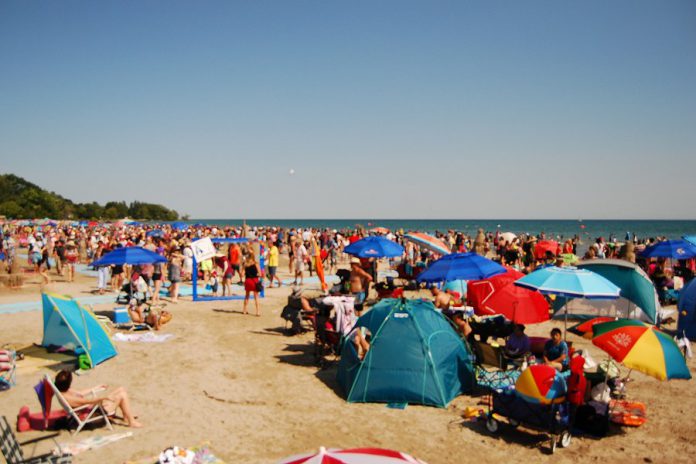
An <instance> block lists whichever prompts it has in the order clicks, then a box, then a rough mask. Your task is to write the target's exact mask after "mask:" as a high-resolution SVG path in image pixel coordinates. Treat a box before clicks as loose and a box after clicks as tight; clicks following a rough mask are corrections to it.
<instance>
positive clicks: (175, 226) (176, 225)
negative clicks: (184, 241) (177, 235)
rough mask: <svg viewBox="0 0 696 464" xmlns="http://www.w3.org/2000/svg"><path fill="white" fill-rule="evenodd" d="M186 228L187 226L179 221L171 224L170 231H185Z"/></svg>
mask: <svg viewBox="0 0 696 464" xmlns="http://www.w3.org/2000/svg"><path fill="white" fill-rule="evenodd" d="M187 227H188V224H186V223H185V222H181V221H179V222H172V229H176V230H182V229H186V228H187Z"/></svg>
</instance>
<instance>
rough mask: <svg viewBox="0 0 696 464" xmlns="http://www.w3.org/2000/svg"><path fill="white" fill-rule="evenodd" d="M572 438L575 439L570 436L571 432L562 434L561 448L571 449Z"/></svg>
mask: <svg viewBox="0 0 696 464" xmlns="http://www.w3.org/2000/svg"><path fill="white" fill-rule="evenodd" d="M572 438H573V437H572V436H571V435H570V432H569V431H567V430H566V431H565V432H563V433H561V440H560V442H561V443H560V445H561V448H567V447H569V446H570V440H571V439H572Z"/></svg>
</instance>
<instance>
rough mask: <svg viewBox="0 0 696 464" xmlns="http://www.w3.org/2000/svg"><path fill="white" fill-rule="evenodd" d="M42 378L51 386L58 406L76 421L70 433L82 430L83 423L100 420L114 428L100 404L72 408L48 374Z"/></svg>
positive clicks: (111, 428) (74, 433)
mask: <svg viewBox="0 0 696 464" xmlns="http://www.w3.org/2000/svg"><path fill="white" fill-rule="evenodd" d="M44 380H45V381H46V383H47V384H48V385H49V386H50V387H51V390H53V395H54V396H55V397H56V399H57V400H58V403H60V406H61V407H62V408H63V410H64V411H65V412H66V413H67V414H68V416H69V418H70V420H71V421H74V422H75V423H76V429H75V431H74V432H73V433H72V434H73V435H77V434H78V433H80V430H82V428H83V427H84V426H85V425H87V424H89V423H92V422H99V421H102V420H103V421H104V422H105V423H106V426H107V427H108V428H109V430H113V429H114V428H113V426H112V425H111V421H110V420H109V415H108V414H107V413H106V411H104V408H103V407H102V405H101V404H97V405H87V404H86V405H84V406H80V407H78V408H73V407H72V406H70V404H68V402H67V401H66V400H65V398H63V394H62V393H61V392H60V390H58V387H56V386H55V385H54V384H53V381H52V380H51V378H50V377H49V376H48V375H45V376H44ZM93 393H95V392H93Z"/></svg>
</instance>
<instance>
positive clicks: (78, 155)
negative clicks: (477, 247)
mask: <svg viewBox="0 0 696 464" xmlns="http://www.w3.org/2000/svg"><path fill="white" fill-rule="evenodd" d="M290 170H294V174H292V175H291V174H290ZM0 172H5V173H7V172H9V173H14V174H17V175H19V176H22V177H25V178H27V179H28V180H30V181H32V182H34V183H36V184H38V185H40V186H42V187H44V188H47V189H49V190H53V191H55V192H57V193H60V194H61V195H63V196H65V197H67V198H70V199H72V200H74V201H78V202H86V201H98V202H100V203H103V202H106V201H108V200H125V201H129V202H130V201H132V200H136V199H137V200H142V201H148V202H156V203H161V204H164V205H166V206H169V207H171V208H174V209H176V210H177V211H179V212H180V213H187V214H190V215H191V216H192V217H194V218H242V217H245V218H359V217H370V218H423V219H428V218H549V219H554V218H578V217H582V218H587V219H589V218H598V219H602V218H615V219H622V218H656V219H657V218H675V219H676V218H685V219H694V218H696V175H695V173H696V2H694V1H691V0H684V1H671V0H667V1H654V0H648V1H641V0H627V1H619V0H617V1H609V2H607V1H606V0H597V1H562V0H548V1H516V0H514V1H513V0H511V1H495V0H482V1H426V0H423V1H417V2H415V1H407V0H395V1H387V0H379V1H374V0H369V1H367V0H366V1H344V2H339V1H291V0H277V1H259V0H254V1H243V2H241V1H240V2H237V1H219V2H217V1H143V0H138V1H123V0H118V1H105V0H100V1H59V0H56V1H28V0H2V1H1V2H0Z"/></svg>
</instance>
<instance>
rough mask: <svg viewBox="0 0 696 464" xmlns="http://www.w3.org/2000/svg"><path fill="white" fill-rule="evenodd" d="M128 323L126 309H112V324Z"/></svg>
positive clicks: (128, 317)
mask: <svg viewBox="0 0 696 464" xmlns="http://www.w3.org/2000/svg"><path fill="white" fill-rule="evenodd" d="M128 322H130V316H129V315H128V308H114V324H127V323H128Z"/></svg>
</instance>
